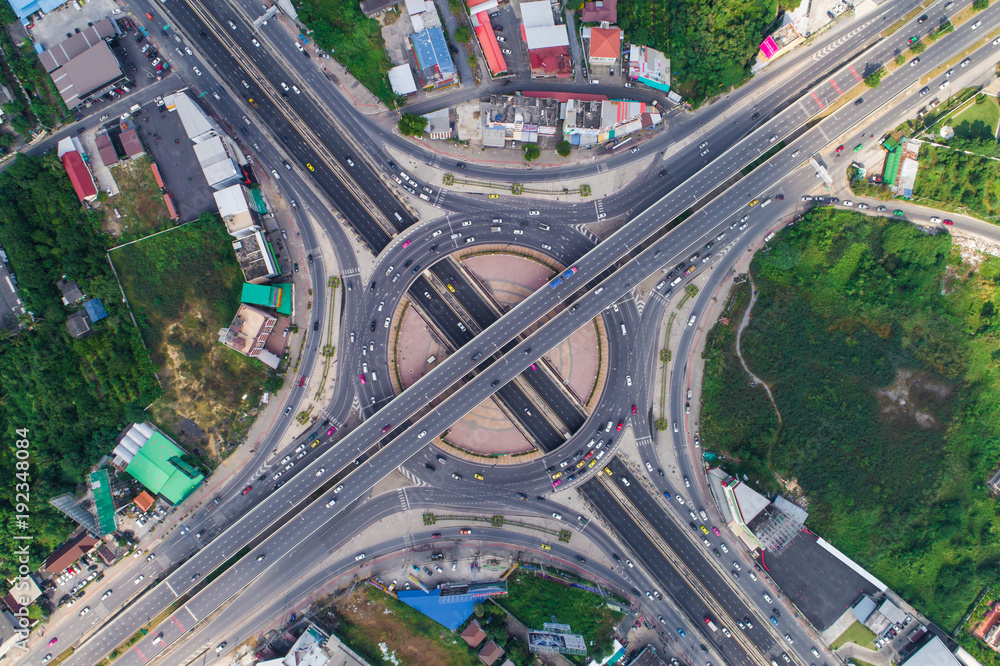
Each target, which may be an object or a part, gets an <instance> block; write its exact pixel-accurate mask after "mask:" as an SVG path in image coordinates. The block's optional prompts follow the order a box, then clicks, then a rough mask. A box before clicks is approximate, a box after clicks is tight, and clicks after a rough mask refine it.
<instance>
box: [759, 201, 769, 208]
mask: <svg viewBox="0 0 1000 666" xmlns="http://www.w3.org/2000/svg"><path fill="white" fill-rule="evenodd" d="M769 205H771V200H770V199H764V200H763V201H761V202H760V207H761V208H763V207H764V206H769Z"/></svg>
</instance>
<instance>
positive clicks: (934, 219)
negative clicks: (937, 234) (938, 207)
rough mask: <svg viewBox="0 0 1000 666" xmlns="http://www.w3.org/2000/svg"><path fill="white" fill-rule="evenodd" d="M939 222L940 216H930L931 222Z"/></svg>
mask: <svg viewBox="0 0 1000 666" xmlns="http://www.w3.org/2000/svg"><path fill="white" fill-rule="evenodd" d="M940 222H941V218H940V217H936V216H935V217H932V218H931V224H939V223H940Z"/></svg>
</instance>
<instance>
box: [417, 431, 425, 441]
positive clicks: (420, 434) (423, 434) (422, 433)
mask: <svg viewBox="0 0 1000 666" xmlns="http://www.w3.org/2000/svg"><path fill="white" fill-rule="evenodd" d="M426 435H427V431H426V430H421V431H420V432H419V433H418V434H417V439H423V438H424V437H425V436H426Z"/></svg>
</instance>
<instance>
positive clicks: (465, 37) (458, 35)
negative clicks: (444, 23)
mask: <svg viewBox="0 0 1000 666" xmlns="http://www.w3.org/2000/svg"><path fill="white" fill-rule="evenodd" d="M453 37H454V38H455V41H456V42H459V43H461V44H467V43H468V42H469V40H470V39H472V35H471V33H470V32H469V28H468V26H464V25H460V26H458V28H456V29H455V34H454V35H453Z"/></svg>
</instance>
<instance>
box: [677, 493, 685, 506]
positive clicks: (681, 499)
mask: <svg viewBox="0 0 1000 666" xmlns="http://www.w3.org/2000/svg"><path fill="white" fill-rule="evenodd" d="M677 503H678V504H680V505H682V506H683V505H684V496H683V495H678V496H677Z"/></svg>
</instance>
